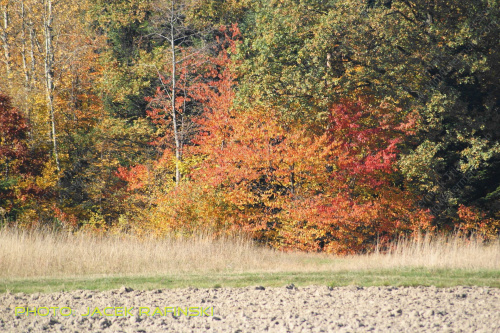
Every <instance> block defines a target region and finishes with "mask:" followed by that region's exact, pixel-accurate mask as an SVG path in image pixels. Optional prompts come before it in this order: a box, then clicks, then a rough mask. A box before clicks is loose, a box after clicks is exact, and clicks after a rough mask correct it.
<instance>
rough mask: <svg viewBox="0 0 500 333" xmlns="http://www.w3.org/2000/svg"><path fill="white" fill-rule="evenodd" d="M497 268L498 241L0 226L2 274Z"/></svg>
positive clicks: (11, 276) (499, 262)
mask: <svg viewBox="0 0 500 333" xmlns="http://www.w3.org/2000/svg"><path fill="white" fill-rule="evenodd" d="M411 267H416V268H417V267H423V268H451V269H455V268H465V269H500V241H495V242H492V243H490V244H489V245H483V244H482V243H481V242H480V241H478V240H474V239H473V240H469V241H464V240H462V239H460V238H458V237H451V238H444V237H435V238H433V237H422V238H421V239H420V240H418V241H401V242H399V243H398V244H396V245H395V246H394V250H393V251H391V252H390V253H388V254H382V253H374V254H370V255H361V256H350V257H335V256H328V255H323V254H306V253H282V252H279V251H274V250H270V249H268V248H264V247H258V246H256V245H254V244H253V243H252V241H251V240H249V239H246V238H243V237H235V238H228V239H219V240H213V239H212V238H211V237H208V236H206V235H200V236H197V237H194V238H190V239H164V240H154V239H147V240H137V239H133V238H130V237H129V238H126V237H124V236H122V237H118V236H108V237H98V236H91V235H86V234H76V235H73V234H64V233H51V232H41V231H37V232H27V231H19V230H15V229H10V230H9V229H2V230H0V279H2V278H5V279H7V278H9V279H18V278H36V277H54V278H55V277H75V276H80V277H82V276H99V275H128V274H133V275H137V274H140V275H150V276H151V275H158V274H168V275H174V274H183V273H225V272H227V273H240V272H320V271H343V270H365V269H392V268H394V269H397V268H411Z"/></svg>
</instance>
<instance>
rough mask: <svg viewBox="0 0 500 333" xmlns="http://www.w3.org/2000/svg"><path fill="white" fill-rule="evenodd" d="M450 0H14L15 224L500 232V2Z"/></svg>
mask: <svg viewBox="0 0 500 333" xmlns="http://www.w3.org/2000/svg"><path fill="white" fill-rule="evenodd" d="M442 4H444V5H443V6H439V5H435V4H434V5H432V4H428V3H423V2H422V3H421V2H418V1H416V2H415V1H409V2H408V1H402V2H401V1H399V2H397V1H396V2H394V1H389V2H387V3H385V2H384V3H382V2H373V3H372V2H371V1H370V3H369V4H367V3H365V2H362V1H361V2H360V1H352V0H339V1H338V5H337V4H336V5H335V6H332V4H331V2H328V1H326V2H322V1H319V2H318V1H316V2H314V1H305V2H304V1H288V2H287V1H254V0H248V1H243V3H241V1H226V2H224V1H211V0H210V1H208V0H200V1H183V0H180V1H149V0H146V1H144V0H126V1H125V0H116V1H111V2H109V1H102V0H92V1H89V0H82V1H80V2H77V3H71V2H69V1H67V0H61V1H52V0H47V1H42V2H40V1H35V0H26V1H21V2H19V1H17V2H16V1H10V0H9V1H4V3H3V4H2V5H1V6H0V11H1V12H2V17H3V23H2V26H1V27H0V44H1V47H2V50H3V52H2V54H1V55H0V58H1V59H0V60H1V61H0V72H1V73H2V74H1V78H2V80H0V90H1V91H2V93H1V94H0V225H4V224H15V225H18V226H21V227H26V228H29V227H32V226H35V225H46V226H50V227H51V228H55V229H59V228H62V229H66V230H70V231H78V230H82V229H83V230H90V231H92V232H97V233H128V234H134V235H138V236H141V235H144V234H155V235H157V236H158V237H163V236H165V235H191V234H195V233H197V232H200V231H206V232H209V233H212V234H213V235H214V237H217V236H219V235H224V234H228V233H229V234H231V233H241V232H243V233H247V234H249V235H251V237H253V238H254V239H255V240H256V241H257V242H260V243H264V244H267V245H270V246H272V247H274V248H277V249H280V250H287V251H288V250H303V251H323V252H328V253H336V254H350V253H360V252H367V251H372V250H374V249H375V248H376V247H377V246H382V247H383V246H385V245H386V244H388V243H389V242H390V241H392V240H395V239H397V238H399V237H412V236H413V235H417V234H419V233H420V232H441V231H443V232H453V231H455V232H458V233H459V234H460V235H461V236H465V237H470V236H471V235H481V237H483V239H486V240H488V239H494V238H495V237H498V235H499V233H500V210H499V207H500V204H499V203H500V201H499V200H500V144H499V140H500V136H499V133H500V131H498V128H499V126H500V125H499V119H500V118H499V117H498V114H499V110H500V102H499V100H498V96H500V90H499V85H498V76H499V73H500V67H499V66H498V63H499V62H498V56H497V55H498V54H500V53H499V52H498V51H499V50H498V42H497V39H498V38H497V36H498V34H499V31H500V30H499V27H498V25H495V24H493V23H494V22H495V18H496V17H498V15H499V9H498V8H497V7H498V6H496V7H495V6H492V5H491V4H489V3H487V1H483V0H471V1H458V2H454V3H453V4H452V5H450V4H449V3H448V2H446V3H444V2H443V3H442ZM429 13H431V14H429ZM450 17H451V18H453V19H449V18H450ZM240 29H241V30H240ZM7 95H8V96H9V97H7Z"/></svg>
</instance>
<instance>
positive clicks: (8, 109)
mask: <svg viewBox="0 0 500 333" xmlns="http://www.w3.org/2000/svg"><path fill="white" fill-rule="evenodd" d="M27 135H28V123H27V121H26V119H25V118H24V117H23V115H22V114H21V113H20V112H19V111H18V110H17V109H14V108H13V107H12V105H11V102H10V98H9V97H7V96H5V95H2V94H0V138H1V140H0V158H2V159H3V158H8V159H23V158H24V157H25V155H26V154H27V153H28V151H27V145H26V139H27Z"/></svg>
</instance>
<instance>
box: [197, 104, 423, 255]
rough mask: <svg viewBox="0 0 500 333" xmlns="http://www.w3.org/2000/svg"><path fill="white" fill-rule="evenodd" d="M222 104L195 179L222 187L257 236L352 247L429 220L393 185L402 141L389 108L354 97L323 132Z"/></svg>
mask: <svg viewBox="0 0 500 333" xmlns="http://www.w3.org/2000/svg"><path fill="white" fill-rule="evenodd" d="M217 111H218V112H216V111H213V112H209V113H206V119H205V121H204V123H203V125H204V126H203V127H202V132H203V133H204V134H203V135H202V136H200V137H199V138H198V141H197V143H198V144H199V146H198V147H197V152H198V153H200V154H203V155H204V156H205V159H204V161H203V162H202V165H201V167H200V168H198V169H197V170H196V171H195V172H194V173H193V180H194V181H195V182H200V183H203V184H208V185H209V186H210V189H211V190H212V191H214V192H215V193H219V194H220V195H221V200H223V201H224V202H225V203H226V205H227V207H229V208H228V209H230V211H231V214H232V216H233V218H236V220H239V221H241V223H243V225H244V227H245V229H246V230H249V231H252V232H253V233H254V235H255V236H256V237H259V238H266V239H268V240H269V239H270V240H271V243H272V244H273V245H274V246H276V247H278V248H282V249H301V250H308V251H319V250H322V251H327V252H335V253H354V252H357V251H362V250H366V249H368V248H369V247H370V246H373V244H375V242H376V240H377V237H378V238H379V239H382V240H383V239H386V240H388V239H390V238H391V237H394V235H397V234H399V233H401V232H412V231H416V230H420V229H421V228H427V227H428V226H429V224H428V222H429V217H428V216H427V215H426V214H425V213H423V212H421V211H420V210H418V209H416V207H414V201H413V200H411V198H410V199H409V195H408V193H406V192H403V191H401V190H400V189H398V188H395V187H393V186H391V184H390V181H389V178H388V176H389V175H390V173H391V172H392V171H393V163H394V161H395V158H396V152H397V147H396V145H397V143H398V142H399V140H400V138H399V137H398V134H397V132H396V130H395V126H396V123H395V122H394V121H392V120H391V118H390V116H388V110H384V109H377V108H373V107H372V108H370V107H368V106H367V105H365V104H363V102H348V101H346V102H345V103H344V104H342V105H335V106H334V107H333V108H332V111H331V116H330V119H329V124H328V126H327V128H328V130H327V131H325V132H324V133H311V132H309V131H307V130H305V129H302V128H301V127H300V125H299V124H294V123H284V122H283V121H282V120H281V118H280V114H279V113H278V112H275V111H274V110H270V109H265V108H254V109H250V110H241V111H239V110H230V109H219V110H217ZM391 121H392V122H391ZM231 207H232V208H231ZM235 214H236V215H235Z"/></svg>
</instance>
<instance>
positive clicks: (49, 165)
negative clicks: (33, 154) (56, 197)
mask: <svg viewBox="0 0 500 333" xmlns="http://www.w3.org/2000/svg"><path fill="white" fill-rule="evenodd" d="M61 175H62V171H61ZM59 178H60V174H58V172H57V167H56V165H55V163H54V160H53V159H50V160H49V161H48V162H46V163H45V166H44V168H43V171H42V174H41V175H40V176H39V177H36V179H35V183H36V185H37V186H38V187H40V188H41V189H43V190H45V189H49V188H53V187H55V186H56V185H57V182H58V181H59Z"/></svg>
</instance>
